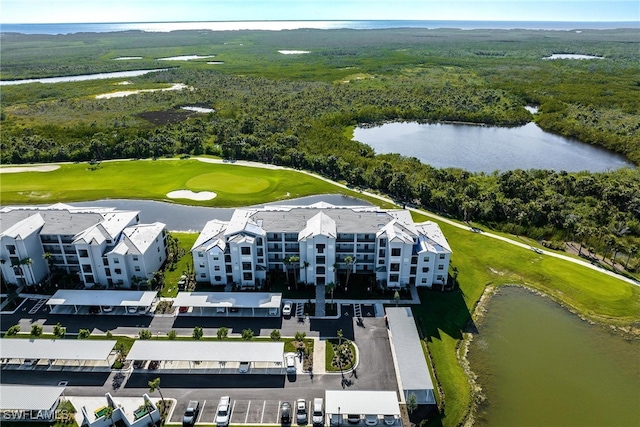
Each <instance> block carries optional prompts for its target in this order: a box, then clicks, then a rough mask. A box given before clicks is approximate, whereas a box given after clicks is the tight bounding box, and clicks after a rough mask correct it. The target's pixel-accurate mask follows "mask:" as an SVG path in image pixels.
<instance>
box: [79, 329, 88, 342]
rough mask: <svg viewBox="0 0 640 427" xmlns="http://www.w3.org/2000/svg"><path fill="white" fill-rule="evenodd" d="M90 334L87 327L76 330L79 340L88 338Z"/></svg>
mask: <svg viewBox="0 0 640 427" xmlns="http://www.w3.org/2000/svg"><path fill="white" fill-rule="evenodd" d="M90 335H91V331H90V330H88V329H80V330H79V331H78V339H79V340H84V339H87V338H89V336H90Z"/></svg>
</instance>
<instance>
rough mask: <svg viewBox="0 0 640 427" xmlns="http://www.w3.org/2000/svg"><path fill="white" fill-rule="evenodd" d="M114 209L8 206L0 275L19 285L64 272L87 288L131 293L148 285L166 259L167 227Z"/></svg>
mask: <svg viewBox="0 0 640 427" xmlns="http://www.w3.org/2000/svg"><path fill="white" fill-rule="evenodd" d="M139 220H140V218H139V212H137V211H124V210H116V209H113V208H76V207H72V206H69V205H64V204H57V205H53V206H49V207H29V208H24V207H20V208H18V207H6V208H4V209H2V210H0V271H1V272H2V275H3V277H4V279H5V280H6V281H7V282H8V283H11V284H15V285H19V286H20V285H34V284H37V283H41V282H42V281H43V280H44V279H45V278H46V277H47V275H48V274H50V273H52V272H55V271H61V272H65V273H67V274H70V275H72V276H77V278H78V280H79V281H80V282H82V283H83V284H84V285H85V287H87V288H90V287H92V286H94V285H103V286H106V287H108V288H120V287H122V288H129V287H131V286H132V284H136V283H140V282H144V281H146V280H150V279H151V278H152V277H153V275H154V273H155V272H156V271H158V270H160V268H161V267H162V265H163V264H164V262H165V261H166V259H167V232H166V226H165V224H163V223H160V222H156V223H153V224H139Z"/></svg>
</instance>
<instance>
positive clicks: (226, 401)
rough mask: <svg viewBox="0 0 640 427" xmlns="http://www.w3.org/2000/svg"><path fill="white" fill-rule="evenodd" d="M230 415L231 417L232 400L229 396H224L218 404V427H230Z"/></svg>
mask: <svg viewBox="0 0 640 427" xmlns="http://www.w3.org/2000/svg"><path fill="white" fill-rule="evenodd" d="M229 415H231V398H230V397H229V396H222V397H221V398H220V402H218V410H217V411H216V426H218V427H226V426H228V425H229Z"/></svg>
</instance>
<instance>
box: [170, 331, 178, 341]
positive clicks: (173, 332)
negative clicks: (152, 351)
mask: <svg viewBox="0 0 640 427" xmlns="http://www.w3.org/2000/svg"><path fill="white" fill-rule="evenodd" d="M177 336H178V333H177V332H176V331H174V330H173V329H172V330H170V331H169V332H167V337H168V338H169V339H170V340H175V339H176V337H177Z"/></svg>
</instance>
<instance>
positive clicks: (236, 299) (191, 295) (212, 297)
mask: <svg viewBox="0 0 640 427" xmlns="http://www.w3.org/2000/svg"><path fill="white" fill-rule="evenodd" d="M281 301H282V294H278V293H268V292H180V293H178V296H177V297H176V298H175V299H174V301H173V306H174V307H178V310H177V311H178V313H179V314H180V315H199V316H214V317H219V316H223V317H279V316H280V304H281Z"/></svg>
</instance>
